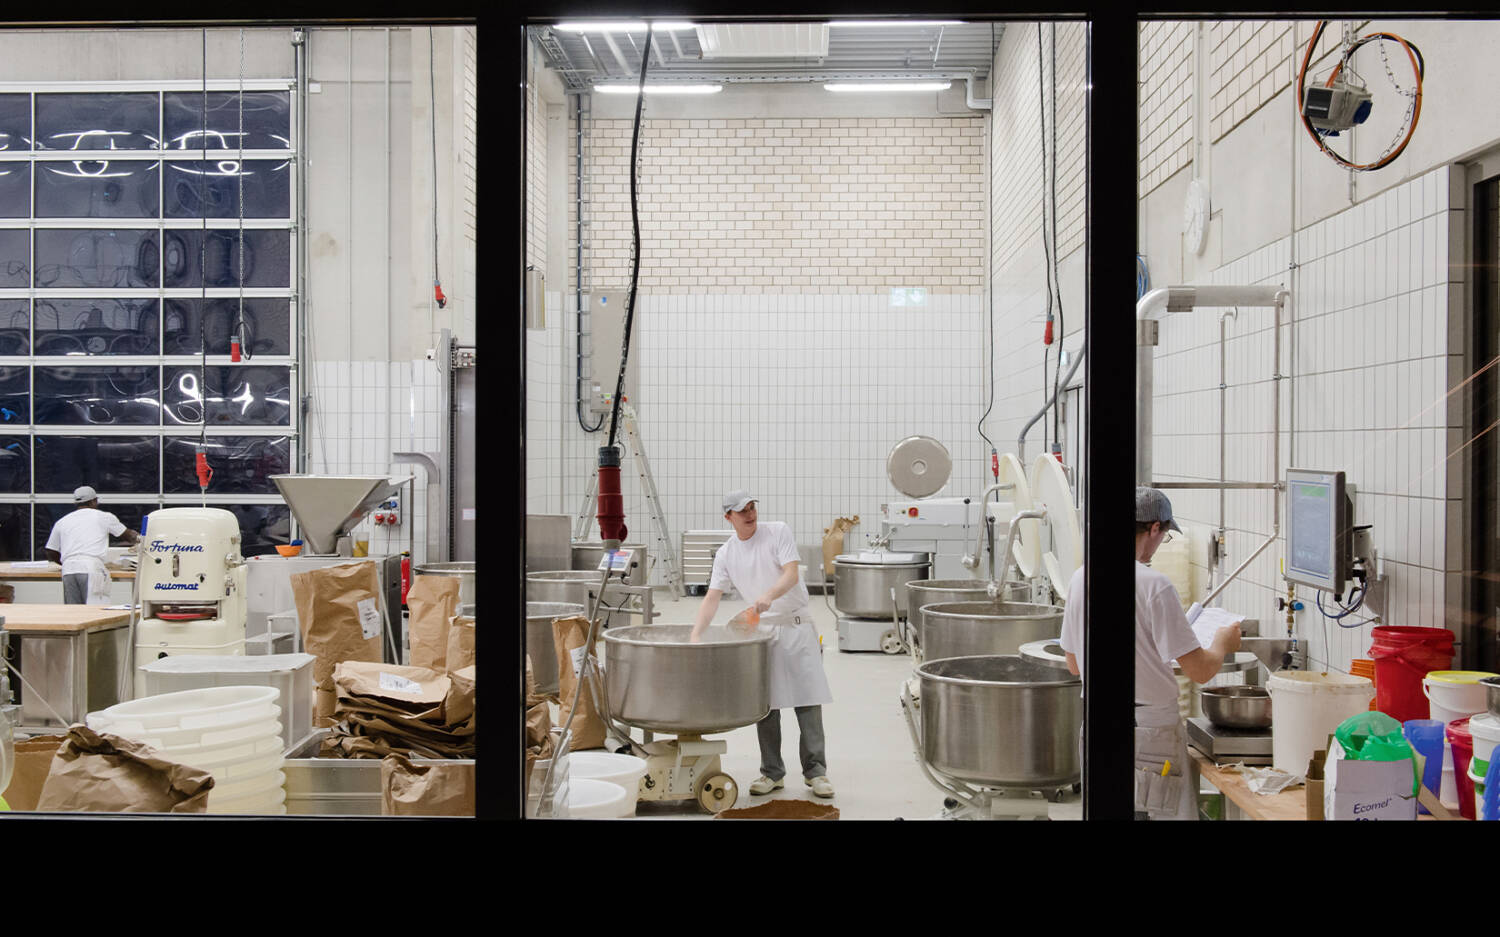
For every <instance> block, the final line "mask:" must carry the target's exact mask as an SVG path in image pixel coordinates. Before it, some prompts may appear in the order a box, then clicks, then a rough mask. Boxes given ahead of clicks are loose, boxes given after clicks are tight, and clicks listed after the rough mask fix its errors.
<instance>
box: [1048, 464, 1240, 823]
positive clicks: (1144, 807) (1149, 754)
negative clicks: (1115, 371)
mask: <svg viewBox="0 0 1500 937" xmlns="http://www.w3.org/2000/svg"><path fill="white" fill-rule="evenodd" d="M1174 531H1175V532H1177V533H1179V534H1180V533H1181V532H1182V528H1181V527H1179V526H1178V525H1177V521H1176V520H1175V519H1174V518H1173V517H1172V502H1171V501H1169V500H1167V496H1166V495H1164V494H1162V492H1161V491H1160V490H1158V489H1156V488H1137V489H1136V490H1135V726H1136V728H1135V798H1136V804H1135V808H1136V811H1137V814H1138V815H1144V816H1146V817H1149V818H1151V819H1156V820H1194V819H1197V816H1198V795H1197V779H1196V778H1195V777H1193V772H1192V771H1190V770H1189V768H1190V766H1191V764H1192V762H1191V761H1190V760H1189V759H1188V751H1187V733H1186V731H1185V727H1184V725H1183V722H1182V717H1181V714H1180V713H1179V712H1178V704H1177V693H1178V688H1177V676H1176V674H1174V673H1173V672H1172V662H1173V661H1174V660H1175V661H1176V662H1177V664H1178V666H1179V667H1181V668H1182V672H1183V673H1184V674H1186V675H1187V676H1188V678H1189V679H1191V680H1192V681H1193V682H1194V683H1207V682H1208V681H1210V680H1212V679H1213V678H1214V677H1215V676H1216V675H1217V674H1218V672H1219V668H1220V667H1222V666H1223V664H1224V658H1225V657H1228V656H1230V655H1232V654H1233V653H1234V652H1235V651H1237V650H1239V647H1240V626H1239V625H1237V624H1235V625H1225V626H1224V627H1222V628H1220V629H1218V631H1216V632H1215V633H1214V636H1213V640H1212V641H1211V642H1210V644H1209V646H1208V647H1204V646H1202V644H1201V643H1200V642H1199V640H1198V636H1197V635H1196V634H1194V633H1193V629H1192V626H1190V625H1189V624H1188V620H1187V615H1186V614H1184V613H1183V610H1182V598H1181V597H1180V596H1179V595H1178V594H1177V588H1176V587H1175V586H1173V585H1172V581H1171V580H1170V579H1168V578H1167V577H1166V576H1164V575H1163V574H1161V573H1159V572H1157V571H1156V570H1154V569H1152V568H1151V567H1150V566H1147V565H1146V564H1147V563H1149V562H1151V557H1152V556H1154V555H1155V554H1156V549H1157V547H1160V546H1161V545H1162V543H1163V542H1164V541H1165V540H1166V539H1167V536H1168V535H1169V534H1170V533H1172V532H1174ZM1118 617H1119V614H1118V612H1117V611H1116V610H1115V609H1114V608H1113V607H1111V608H1109V609H1096V610H1095V615H1094V620H1095V621H1098V622H1113V621H1116V620H1118ZM1084 628H1085V624H1084V620H1083V570H1082V569H1079V570H1078V572H1077V573H1075V574H1074V576H1073V580H1072V582H1070V583H1069V584H1068V601H1067V605H1066V607H1065V608H1064V610H1063V626H1062V637H1061V638H1060V639H1059V641H1058V643H1059V644H1061V645H1062V649H1063V653H1064V654H1065V655H1066V656H1067V660H1068V669H1069V670H1071V671H1072V672H1073V673H1076V674H1082V673H1083V670H1084V667H1085V665H1086V664H1085V660H1084V654H1083V650H1084Z"/></svg>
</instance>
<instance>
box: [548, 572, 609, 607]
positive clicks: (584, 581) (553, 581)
mask: <svg viewBox="0 0 1500 937" xmlns="http://www.w3.org/2000/svg"><path fill="white" fill-rule="evenodd" d="M603 579H604V574H603V573H602V572H598V571H595V570H583V569H550V570H540V571H538V572H534V573H527V574H526V601H528V602H568V603H571V604H573V605H582V606H584V607H585V608H589V607H591V606H590V605H589V586H591V585H592V586H594V587H596V588H597V587H598V585H599V583H600V582H601V581H602V580H603ZM609 581H610V582H611V583H616V582H619V577H617V576H614V575H613V574H611V576H610V580H609ZM607 591H608V592H610V593H611V594H610V595H608V596H607V597H606V598H605V601H606V602H610V601H611V600H612V599H613V598H614V596H613V594H612V593H613V590H607Z"/></svg>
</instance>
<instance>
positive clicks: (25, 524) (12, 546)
mask: <svg viewBox="0 0 1500 937" xmlns="http://www.w3.org/2000/svg"><path fill="white" fill-rule="evenodd" d="M29 559H31V505H29V504H17V503H15V502H8V503H0V563H8V562H11V561H13V560H29Z"/></svg>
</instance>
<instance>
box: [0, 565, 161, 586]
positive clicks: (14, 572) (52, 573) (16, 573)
mask: <svg viewBox="0 0 1500 937" xmlns="http://www.w3.org/2000/svg"><path fill="white" fill-rule="evenodd" d="M104 568H105V569H107V570H109V578H110V579H134V578H135V570H133V569H122V568H120V567H118V566H110V565H108V564H106V565H105V567H104ZM22 579H37V580H48V579H50V580H52V581H53V582H61V581H62V567H61V566H59V565H58V564H56V563H48V564H47V565H46V566H30V565H21V566H18V565H17V564H16V563H0V582H3V581H6V580H18V581H19V580H22Z"/></svg>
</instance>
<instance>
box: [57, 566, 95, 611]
mask: <svg viewBox="0 0 1500 937" xmlns="http://www.w3.org/2000/svg"><path fill="white" fill-rule="evenodd" d="M62 586H63V604H64V605H87V604H88V602H89V574H88V573H68V574H67V575H66V576H64V577H62Z"/></svg>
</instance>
